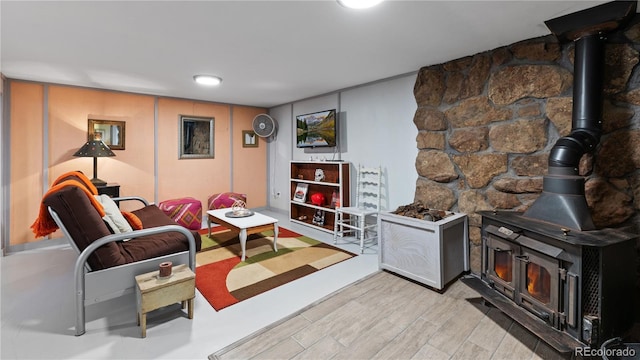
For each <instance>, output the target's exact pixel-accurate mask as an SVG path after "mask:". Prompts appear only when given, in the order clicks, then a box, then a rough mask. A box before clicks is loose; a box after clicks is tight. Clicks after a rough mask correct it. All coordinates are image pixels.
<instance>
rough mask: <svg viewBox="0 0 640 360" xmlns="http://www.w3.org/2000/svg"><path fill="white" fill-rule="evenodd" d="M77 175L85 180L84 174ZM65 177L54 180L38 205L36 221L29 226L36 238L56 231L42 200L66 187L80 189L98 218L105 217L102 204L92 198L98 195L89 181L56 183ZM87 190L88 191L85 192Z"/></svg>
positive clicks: (55, 226)
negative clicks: (96, 211) (94, 209)
mask: <svg viewBox="0 0 640 360" xmlns="http://www.w3.org/2000/svg"><path fill="white" fill-rule="evenodd" d="M79 174H80V175H81V176H79V175H77V174H76V176H78V177H79V178H80V179H84V178H86V177H85V176H84V174H82V173H79ZM66 176H69V174H65V175H63V176H61V177H59V178H58V179H56V181H54V182H53V185H52V186H51V188H50V189H49V190H48V191H47V193H46V194H44V196H43V197H42V200H43V201H42V202H41V203H40V212H39V214H38V218H37V219H36V221H34V222H33V225H31V230H32V231H33V233H34V234H35V235H36V237H41V236H47V235H49V234H51V233H53V232H54V231H56V230H58V225H56V223H55V221H53V218H52V217H51V214H49V211H47V207H46V206H45V205H44V199H46V198H47V196H49V195H51V194H53V193H55V192H56V191H58V190H60V189H62V188H65V187H67V186H76V187H78V188H80V189H81V190H82V191H84V192H85V193H86V194H87V197H88V198H89V200H90V201H91V204H93V206H94V207H95V208H96V210H98V213H99V214H100V217H103V216H105V212H104V208H103V207H102V204H100V203H99V202H98V200H96V198H95V197H93V195H95V194H97V193H98V190H97V189H96V187H95V186H93V184H92V183H91V182H90V181H88V179H87V181H84V180H83V181H82V182H79V181H77V180H65V181H62V182H61V183H59V184H58V183H57V182H58V181H59V180H60V179H61V178H64V177H66ZM87 188H89V189H90V190H87ZM92 192H93V193H92Z"/></svg>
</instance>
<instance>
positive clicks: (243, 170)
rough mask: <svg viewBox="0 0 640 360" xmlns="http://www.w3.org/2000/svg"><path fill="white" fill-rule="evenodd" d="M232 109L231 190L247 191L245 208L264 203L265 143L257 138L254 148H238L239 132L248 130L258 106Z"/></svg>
mask: <svg viewBox="0 0 640 360" xmlns="http://www.w3.org/2000/svg"><path fill="white" fill-rule="evenodd" d="M232 110H233V190H234V191H235V192H238V193H243V194H247V207H249V208H257V207H264V206H267V143H266V140H265V139H263V138H260V139H258V147H257V148H250V147H249V148H245V147H242V131H243V130H251V129H252V126H251V125H252V122H253V118H254V117H255V116H256V115H258V114H262V113H264V111H263V110H262V109H255V108H246V107H238V106H234V107H232Z"/></svg>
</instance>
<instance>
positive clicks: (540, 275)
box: [526, 264, 551, 304]
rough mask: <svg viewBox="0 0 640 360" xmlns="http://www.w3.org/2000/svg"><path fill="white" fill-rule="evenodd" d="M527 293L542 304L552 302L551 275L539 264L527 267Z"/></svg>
mask: <svg viewBox="0 0 640 360" xmlns="http://www.w3.org/2000/svg"><path fill="white" fill-rule="evenodd" d="M526 283H527V292H528V293H529V294H531V296H533V297H534V298H536V299H538V300H540V301H541V302H543V303H545V304H548V303H549V302H550V301H551V274H549V272H548V271H547V269H545V268H544V267H542V266H540V265H538V264H529V265H527V282H526Z"/></svg>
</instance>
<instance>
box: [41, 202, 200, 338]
mask: <svg viewBox="0 0 640 360" xmlns="http://www.w3.org/2000/svg"><path fill="white" fill-rule="evenodd" d="M113 200H114V201H127V200H137V201H140V202H142V203H143V204H144V206H148V205H149V202H147V200H145V199H144V198H141V197H137V196H127V197H117V198H113ZM48 210H49V213H50V214H51V217H52V218H53V220H54V221H55V222H56V224H57V225H58V227H59V228H60V230H62V232H63V234H64V235H65V237H66V238H67V240H68V241H69V243H70V244H71V247H72V248H74V249H75V250H76V251H77V252H78V254H79V256H78V259H77V260H76V262H75V266H74V278H75V291H76V294H75V306H76V334H75V335H76V336H80V335H82V334H84V333H85V308H86V306H87V305H91V304H95V303H99V302H102V301H106V300H109V299H113V298H117V297H120V296H123V295H126V294H129V293H133V291H134V290H135V276H136V275H140V274H144V273H147V272H150V271H153V270H157V269H158V266H159V264H160V263H161V262H164V261H171V262H174V263H177V264H184V263H187V262H188V264H189V267H190V268H191V270H192V271H194V272H195V265H196V261H195V259H196V242H195V239H194V238H193V234H191V232H190V231H189V230H187V229H185V228H184V227H182V226H179V225H165V226H158V227H154V228H148V229H142V230H134V231H132V232H127V233H121V234H112V235H107V236H104V237H102V238H100V239H97V240H96V241H94V242H93V243H91V244H90V245H89V246H87V247H86V248H85V249H84V251H82V252H80V250H79V249H78V247H77V245H76V243H75V242H74V241H73V239H72V238H71V236H70V235H69V232H68V231H67V229H66V227H65V226H64V224H63V223H62V220H61V219H60V217H59V216H58V214H57V213H56V212H55V211H54V210H53V209H52V208H51V207H49V208H48ZM166 232H179V233H181V234H183V235H185V236H186V237H187V240H188V241H189V251H182V252H178V253H175V254H170V255H165V256H161V257H155V258H151V259H146V260H142V261H137V262H133V263H130V264H125V265H119V266H114V267H110V268H107V269H102V270H96V271H92V270H91V268H90V266H89V264H88V263H87V259H88V258H89V256H90V255H91V254H92V253H93V252H94V251H96V249H98V248H99V247H101V246H102V245H105V244H107V243H110V242H114V241H121V240H124V239H133V238H137V237H142V236H147V235H155V234H160V233H166Z"/></svg>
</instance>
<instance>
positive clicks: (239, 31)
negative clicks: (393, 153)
mask: <svg viewBox="0 0 640 360" xmlns="http://www.w3.org/2000/svg"><path fill="white" fill-rule="evenodd" d="M604 2H606V1H426V0H422V1H417V0H416V1H397V0H396V1H394V0H387V1H385V2H383V3H382V4H380V5H379V6H377V7H375V8H371V9H367V10H352V9H347V8H344V7H342V6H340V5H339V4H338V3H337V2H336V1H334V0H321V1H309V0H307V1H268V0H262V1H44V2H36V1H7V0H2V1H1V2H0V16H1V18H0V21H1V23H0V26H1V27H0V30H1V54H0V55H1V57H0V60H1V63H0V71H1V72H2V73H3V74H4V75H5V76H6V77H8V78H11V79H24V80H35V81H42V82H51V83H60V84H71V85H79V86H88V87H94V88H105V89H114V90H122V91H129V92H136V93H144V94H153V95H164V96H172V97H181V98H189V99H199V100H206V101H215V102H222V103H232V104H244V105H255V106H263V107H272V106H275V105H280V104H285V103H288V102H292V101H295V100H300V99H304V98H308V97H312V96H316V95H320V94H325V93H328V92H332V91H335V90H340V89H344V88H348V87H352V86H356V85H359V84H364V83H368V82H372V81H376V80H380V79H385V78H389V77H393V76H396V75H401V74H406V73H411V72H414V71H416V70H418V69H419V68H420V67H422V66H426V65H433V64H438V63H442V62H445V61H448V60H453V59H457V58H460V57H464V56H468V55H473V54H476V53H478V52H482V51H486V50H491V49H495V48H497V47H500V46H503V45H508V44H512V43H514V42H517V41H520V40H524V39H529V38H534V37H538V36H542V35H547V34H549V30H548V29H547V28H546V26H545V25H544V21H545V20H549V19H552V18H555V17H558V16H561V15H565V14H569V13H572V12H575V11H578V10H582V9H585V8H589V7H593V6H596V5H598V4H601V3H604ZM200 73H206V74H215V75H218V76H220V77H222V78H223V83H222V85H221V86H219V87H216V88H205V87H202V86H200V85H197V84H195V83H194V81H193V75H195V74H200Z"/></svg>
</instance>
